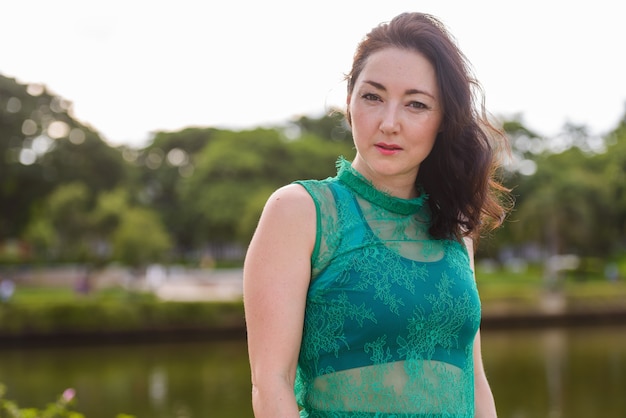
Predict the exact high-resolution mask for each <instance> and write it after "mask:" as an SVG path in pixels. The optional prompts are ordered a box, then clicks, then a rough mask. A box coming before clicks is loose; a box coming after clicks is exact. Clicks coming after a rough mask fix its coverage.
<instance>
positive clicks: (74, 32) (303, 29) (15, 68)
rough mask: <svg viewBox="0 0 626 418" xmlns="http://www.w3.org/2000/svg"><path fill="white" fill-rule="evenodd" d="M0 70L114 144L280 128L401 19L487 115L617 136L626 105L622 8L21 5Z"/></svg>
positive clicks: (8, 23) (325, 102)
mask: <svg viewBox="0 0 626 418" xmlns="http://www.w3.org/2000/svg"><path fill="white" fill-rule="evenodd" d="M4 3H5V4H3V5H2V24H1V25H0V39H1V40H2V49H1V52H0V73H1V74H3V75H5V76H8V77H15V78H17V80H18V81H19V82H22V83H43V84H45V85H46V86H47V87H48V88H49V90H51V91H52V92H53V93H55V94H58V95H60V96H62V97H63V98H65V99H67V100H69V101H71V102H72V103H73V109H74V115H75V116H76V117H77V118H78V119H79V120H81V121H82V122H83V123H87V124H89V125H91V126H92V127H93V128H94V129H96V130H98V131H99V132H100V133H101V134H102V135H103V136H104V137H105V138H106V139H107V140H108V141H109V142H111V143H113V144H121V143H126V144H129V145H133V146H141V145H144V144H145V143H146V142H147V141H148V138H149V137H150V132H154V131H159V130H166V131H173V130H179V129H183V128H185V127H189V126H214V127H224V128H231V129H243V128H254V127H257V126H263V125H268V124H282V123H284V122H286V121H287V120H289V119H291V118H293V117H297V116H300V115H307V116H319V115H321V114H322V112H323V111H324V110H326V109H328V108H330V107H331V106H342V105H343V102H344V91H345V85H344V83H343V74H344V73H346V72H347V71H348V70H349V69H350V65H351V60H352V55H353V52H354V49H355V47H356V44H357V43H358V42H359V40H360V39H361V38H362V37H363V35H364V34H365V33H366V32H368V31H369V30H370V29H371V28H372V27H373V26H375V25H376V24H378V23H380V22H382V21H387V20H390V19H391V18H392V17H393V16H395V15H396V14H398V13H400V12H403V11H423V12H427V13H431V14H434V15H436V16H438V17H439V18H440V19H441V20H442V21H443V22H444V23H445V24H446V25H447V26H448V28H449V29H450V31H451V32H452V33H453V34H454V36H455V37H456V38H457V41H458V43H459V45H460V46H461V49H462V50H463V51H464V52H465V54H466V55H467V56H468V58H469V60H470V61H471V62H472V64H473V67H474V70H475V73H476V75H477V77H478V78H479V80H480V81H481V83H482V84H483V87H484V89H485V91H486V99H487V107H488V109H489V110H490V111H491V113H493V114H495V115H504V116H511V115H513V114H516V113H520V114H522V115H523V118H524V121H525V123H526V125H527V126H528V127H530V128H531V129H535V130H536V131H538V133H540V134H543V135H554V134H556V133H558V132H559V130H560V129H561V128H562V127H563V125H564V123H565V122H567V121H570V122H573V123H577V124H584V125H587V126H588V127H589V128H590V130H591V132H592V133H595V134H602V133H604V132H607V131H610V130H611V129H613V128H614V127H615V126H616V124H617V122H618V121H619V119H620V118H621V116H622V115H623V114H624V111H625V110H626V108H625V103H626V54H624V51H625V50H626V45H625V41H626V33H625V31H624V29H623V28H624V22H625V20H624V14H623V13H622V7H621V6H620V2H619V1H615V0H595V1H583V0H581V1H566V0H526V1H516V2H510V1H502V0H474V1H467V0H413V1H401V0H381V1H363V0H356V1H349V0H316V1H308V2H303V1H297V0H263V1H260V0H248V1H237V0H215V1H214V0H176V1H162V0H152V1H147V0H107V1H101V0H90V1H84V0H56V1H50V0H20V1H6V2H4Z"/></svg>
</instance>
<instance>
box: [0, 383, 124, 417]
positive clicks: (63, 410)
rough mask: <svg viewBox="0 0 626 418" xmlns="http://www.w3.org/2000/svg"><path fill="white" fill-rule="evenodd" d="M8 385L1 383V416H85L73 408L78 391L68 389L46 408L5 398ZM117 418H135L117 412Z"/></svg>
mask: <svg viewBox="0 0 626 418" xmlns="http://www.w3.org/2000/svg"><path fill="white" fill-rule="evenodd" d="M5 394H6V386H4V385H3V384H2V383H0V417H1V418H85V416H84V415H83V414H81V413H79V412H76V411H74V410H73V408H72V406H73V405H74V403H75V401H76V397H75V396H76V391H75V390H74V389H71V388H69V389H66V390H65V391H63V393H62V394H61V395H60V396H59V397H58V399H57V400H56V402H54V403H49V404H48V405H47V406H46V407H45V408H44V409H38V408H21V407H19V406H18V405H17V403H15V402H13V401H10V400H7V399H5V398H4V395H5ZM116 418H134V416H133V415H128V414H117V415H116Z"/></svg>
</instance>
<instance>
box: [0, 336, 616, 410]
mask: <svg viewBox="0 0 626 418" xmlns="http://www.w3.org/2000/svg"><path fill="white" fill-rule="evenodd" d="M482 338H483V357H484V362H485V368H486V369H487V374H488V376H489V380H490V383H491V386H492V390H493V392H494V396H495V398H496V403H497V405H498V412H499V414H498V415H499V417H500V418H595V417H602V418H623V417H626V326H617V327H616V326H613V327H597V328H567V329H545V330H536V329H535V330H515V331H488V330H485V331H483V337H482ZM249 381H250V378H249V367H248V359H247V353H246V345H245V341H243V340H225V341H218V342H215V341H211V342H208V341H207V342H178V343H177V342H171V343H158V344H118V345H104V346H98V347H95V346H88V345H86V346H78V347H29V348H6V347H5V348H2V347H0V382H2V383H4V384H5V385H7V387H8V393H7V397H8V398H9V399H13V400H16V401H18V403H19V404H20V406H22V407H26V406H36V407H42V406H44V405H45V404H47V403H49V402H51V401H53V400H54V399H55V398H56V397H57V396H58V395H60V394H61V392H62V391H63V390H64V389H65V388H68V387H73V388H75V389H76V392H77V398H78V402H77V404H76V406H77V409H78V410H79V411H80V412H82V413H84V414H85V415H86V417H87V418H115V416H116V415H117V414H118V413H127V414H132V415H135V416H136V417H137V418H200V417H202V418H205V417H211V418H213V417H216V418H221V417H224V418H230V417H238V418H239V417H241V418H246V417H252V412H251V407H250V383H249Z"/></svg>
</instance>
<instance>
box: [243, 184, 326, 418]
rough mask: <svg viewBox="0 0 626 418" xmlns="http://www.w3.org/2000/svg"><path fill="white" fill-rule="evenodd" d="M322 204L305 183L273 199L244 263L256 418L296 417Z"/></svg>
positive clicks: (283, 189)
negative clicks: (299, 366) (317, 206)
mask: <svg viewBox="0 0 626 418" xmlns="http://www.w3.org/2000/svg"><path fill="white" fill-rule="evenodd" d="M315 234H316V209H315V204H314V203H313V200H312V198H311V197H310V195H309V194H308V193H307V192H306V190H305V189H304V188H303V187H302V186H299V185H289V186H285V187H283V188H281V189H279V190H277V191H276V192H274V194H273V195H272V196H271V197H270V199H269V200H268V202H267V204H266V206H265V209H264V210H263V214H262V215H261V219H260V221H259V225H258V227H257V230H256V232H255V235H254V237H253V238H252V241H251V243H250V246H249V248H248V253H247V255H246V260H245V263H244V306H245V312H246V326H247V329H248V352H249V356H250V367H251V371H252V405H253V409H254V415H255V417H256V418H291V417H293V418H296V417H299V412H298V406H297V404H296V401H295V396H294V380H295V374H296V367H297V361H298V353H299V350H300V343H301V339H302V327H303V321H304V308H305V303H306V295H307V290H308V286H309V282H310V275H311V253H312V251H313V246H314V243H315Z"/></svg>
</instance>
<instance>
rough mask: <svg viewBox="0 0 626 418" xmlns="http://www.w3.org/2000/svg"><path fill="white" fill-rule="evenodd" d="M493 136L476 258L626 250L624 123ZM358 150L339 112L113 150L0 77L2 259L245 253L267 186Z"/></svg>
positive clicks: (38, 95)
mask: <svg viewBox="0 0 626 418" xmlns="http://www.w3.org/2000/svg"><path fill="white" fill-rule="evenodd" d="M502 127H503V129H504V131H505V132H506V134H507V136H508V137H509V139H510V142H511V147H512V153H511V159H510V160H509V161H508V162H507V164H506V166H505V172H504V174H505V175H504V178H505V183H506V186H508V187H510V188H512V189H513V194H514V196H515V200H516V207H515V210H514V211H513V212H512V213H511V214H510V216H509V218H508V220H507V222H506V223H505V226H504V227H503V228H502V229H501V230H499V231H497V233H495V234H494V235H493V236H490V237H485V239H484V240H483V242H481V246H480V247H479V256H490V257H497V255H498V253H499V252H501V251H502V250H503V249H506V250H507V251H508V250H509V249H511V248H523V247H524V246H526V245H528V244H532V245H535V246H538V247H540V248H541V249H542V250H543V251H544V252H545V254H562V253H575V254H579V255H582V256H603V257H606V256H610V255H611V254H616V253H618V252H623V251H624V248H625V246H626V186H625V185H626V174H625V173H626V114H625V117H624V120H622V121H621V122H620V123H619V124H618V126H617V127H616V129H615V130H614V131H613V132H610V133H609V134H607V135H606V136H603V137H598V136H593V135H590V134H589V132H588V130H587V129H586V127H584V126H577V125H574V124H566V125H565V126H564V127H563V131H562V132H561V133H560V134H559V135H557V136H556V137H554V138H547V137H544V136H542V135H540V134H539V133H537V132H534V131H532V130H530V129H528V128H527V127H526V126H525V124H524V121H523V119H522V117H521V116H519V115H518V116H514V117H512V118H510V119H509V120H506V121H504V123H503V125H502ZM354 152H355V151H354V146H353V144H352V137H351V134H350V129H349V126H348V125H347V124H346V122H345V120H344V118H343V115H341V113H339V112H334V113H331V114H329V115H325V116H321V117H319V118H314V117H308V116H302V117H300V118H298V119H295V120H292V121H288V122H286V123H285V124H284V125H283V126H275V127H270V128H258V129H250V130H243V131H231V130H225V129H216V128H210V127H206V128H203V127H193V128H185V129H182V130H180V131H176V132H157V133H155V135H154V138H153V140H152V141H151V143H150V144H148V145H147V146H146V147H144V148H142V149H133V148H130V147H112V146H110V145H109V144H107V143H106V142H105V141H103V140H102V139H101V138H100V136H99V135H98V133H97V132H96V131H95V130H93V129H92V128H91V127H89V126H87V125H85V124H83V123H81V122H79V121H77V120H75V119H74V118H73V116H72V109H71V103H70V102H68V101H67V100H65V99H63V98H60V97H58V96H55V95H54V94H52V93H50V92H49V91H47V90H46V89H45V87H43V86H32V85H31V86H29V85H22V84H19V83H18V82H17V81H15V80H14V79H10V78H6V77H2V76H0V257H1V254H2V249H1V246H2V243H4V242H7V241H8V240H17V241H20V242H24V243H26V244H27V246H28V248H30V251H31V256H33V257H34V258H35V259H39V260H48V261H58V260H70V261H71V260H73V261H90V262H98V263H104V262H109V261H119V262H123V263H126V264H128V265H135V266H137V265H142V264H145V263H148V262H151V261H158V260H161V261H163V260H170V259H189V258H194V257H196V258H197V257H198V255H199V254H200V253H203V252H205V251H207V250H211V251H216V250H217V252H218V253H219V249H220V248H222V247H226V246H232V245H239V246H241V247H244V246H245V245H246V244H247V242H248V241H249V239H250V237H251V236H252V233H253V231H254V229H255V227H256V223H257V221H258V219H259V216H260V214H261V211H262V209H263V206H264V204H265V202H266V200H267V198H268V197H269V195H270V194H271V193H272V192H273V191H274V190H275V189H276V188H278V187H281V186H283V185H285V184H288V183H290V182H293V181H294V180H298V179H310V178H314V179H323V178H326V177H329V176H333V175H334V174H335V162H336V160H337V157H338V156H341V155H342V156H345V157H346V158H348V159H351V158H353V157H354ZM213 255H214V256H216V255H217V256H219V254H213Z"/></svg>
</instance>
